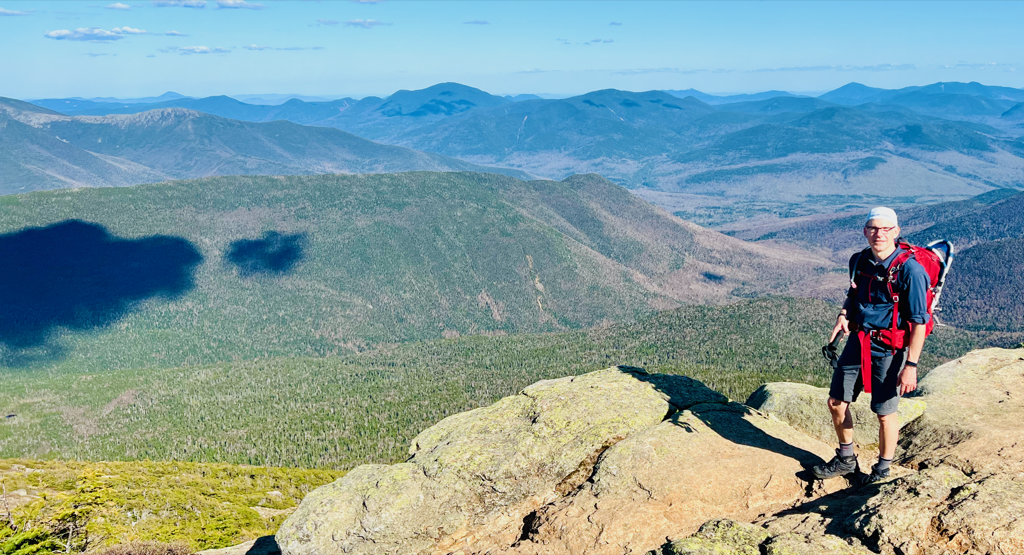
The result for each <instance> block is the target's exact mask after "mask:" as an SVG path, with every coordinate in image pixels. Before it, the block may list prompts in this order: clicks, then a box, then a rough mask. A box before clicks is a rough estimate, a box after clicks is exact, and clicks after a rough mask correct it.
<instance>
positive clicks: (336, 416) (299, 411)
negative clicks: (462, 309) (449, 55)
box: [0, 298, 983, 468]
mask: <svg viewBox="0 0 1024 555" xmlns="http://www.w3.org/2000/svg"><path fill="white" fill-rule="evenodd" d="M836 312H837V309H836V308H835V306H834V305H830V304H827V303H824V302H822V301H813V300H797V299H782V298H774V299H764V300H755V301H747V302H743V303H739V304H735V305H728V306H725V307H708V306H688V307H683V308H679V309H675V310H671V311H664V312H660V313H658V314H656V315H653V316H650V317H645V318H642V319H640V320H638V321H637V322H635V323H631V324H616V325H611V326H609V327H602V328H595V329H591V330H583V331H572V332H561V333H553V334H552V333H549V334H520V335H510V336H500V337H488V336H479V335H478V336H473V337H460V338H456V339H448V340H440V341H432V342H425V343H413V344H405V345H397V346H393V347H388V348H384V349H381V350H379V351H374V352H367V353H363V354H356V355H349V356H345V357H328V358H294V357H280V358H270V359H267V358H261V359H256V360H249V361H237V362H225V363H219V364H214V365H205V366H193V367H187V368H172V369H153V368H149V369H145V368H140V369H125V370H106V369H96V370H93V371H91V372H89V373H85V374H83V373H80V372H79V373H71V374H65V375H59V374H53V373H19V372H14V373H12V372H10V371H8V372H6V373H5V374H3V379H4V383H5V387H4V389H3V391H0V409H2V410H5V411H7V412H6V413H7V414H17V417H15V418H13V419H8V420H7V421H6V422H5V423H0V457H15V456H17V457H54V456H56V457H60V458H72V459H86V460H111V459H114V460H117V459H142V458H147V459H151V460H168V459H172V460H192V461H223V462H233V463H245V464H257V465H276V466H302V467H307V468H309V467H316V468H349V467H350V466H352V465H354V464H360V463H364V462H383V463H390V462H395V461H398V460H401V459H402V458H403V456H404V449H405V446H406V445H407V444H408V441H409V440H410V439H411V438H412V436H413V435H415V433H416V431H417V430H420V429H422V428H424V427H425V426H428V425H430V424H432V423H434V422H436V421H438V420H440V419H442V418H444V417H446V416H448V415H450V414H454V413H457V412H460V411H464V410H468V409H471V408H474V407H478V406H485V405H488V404H490V403H492V402H494V401H495V400H497V399H499V398H501V397H503V396H506V395H511V394H512V393H514V392H516V391H518V390H519V389H520V388H522V387H525V386H526V385H528V384H530V383H532V382H534V381H537V380H541V379H548V378H555V377H560V376H565V375H574V374H579V373H584V372H589V371H592V370H596V369H599V368H603V367H605V366H608V365H609V364H629V365H638V366H644V367H646V368H649V369H652V371H653V370H657V371H658V372H665V373H670V374H681V375H686V376H691V377H694V378H697V379H700V380H702V381H704V382H705V383H707V384H708V386H709V387H712V388H714V389H716V390H718V391H720V392H722V393H725V394H727V395H728V396H729V397H732V398H734V399H744V398H746V397H747V396H748V395H749V394H750V393H751V392H753V391H754V390H755V389H756V388H757V387H758V386H760V385H761V384H762V383H764V382H766V381H774V380H780V381H795V382H801V383H810V384H813V385H817V386H823V385H827V380H828V376H829V375H830V374H829V370H828V367H827V365H826V363H825V361H824V360H823V359H822V358H821V345H822V341H823V338H824V337H825V334H826V333H827V331H828V330H829V329H830V327H831V325H832V322H833V319H834V318H835V313H836ZM978 344H983V343H982V339H980V338H978V337H974V336H971V335H969V334H965V333H963V332H959V331H957V330H954V329H950V328H940V329H939V330H938V331H937V332H936V334H935V335H934V336H933V337H932V338H931V339H929V343H928V348H927V350H926V355H925V358H924V359H922V360H923V363H922V366H923V369H924V370H925V371H926V370H927V369H928V368H930V367H933V366H935V365H936V364H938V363H940V362H942V361H944V360H948V359H950V358H953V357H956V356H959V355H961V354H963V353H964V352H966V351H967V350H969V349H970V348H972V347H973V346H975V345H978Z"/></svg>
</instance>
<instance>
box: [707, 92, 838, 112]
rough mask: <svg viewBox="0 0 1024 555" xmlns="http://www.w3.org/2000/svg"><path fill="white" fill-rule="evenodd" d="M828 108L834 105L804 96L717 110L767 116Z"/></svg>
mask: <svg viewBox="0 0 1024 555" xmlns="http://www.w3.org/2000/svg"><path fill="white" fill-rule="evenodd" d="M828 106H834V104H832V103H831V102H826V101H824V100H820V99H817V98H808V97H806V96H777V97H774V98H769V99H767V100H755V101H750V102H731V103H729V104H719V105H718V109H719V110H722V111H729V112H742V113H746V114H761V115H769V114H784V113H787V112H813V111H815V110H820V109H821V108H825V107H828Z"/></svg>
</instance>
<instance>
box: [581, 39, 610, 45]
mask: <svg viewBox="0 0 1024 555" xmlns="http://www.w3.org/2000/svg"><path fill="white" fill-rule="evenodd" d="M587 42H588V43H589V44H601V43H609V42H615V40H614V39H594V40H591V41H587Z"/></svg>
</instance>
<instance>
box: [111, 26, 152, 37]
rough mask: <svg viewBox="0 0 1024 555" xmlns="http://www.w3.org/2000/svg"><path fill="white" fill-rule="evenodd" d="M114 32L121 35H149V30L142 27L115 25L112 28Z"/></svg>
mask: <svg viewBox="0 0 1024 555" xmlns="http://www.w3.org/2000/svg"><path fill="white" fill-rule="evenodd" d="M110 31H111V32H112V33H117V34H119V35H148V34H149V31H143V30H142V29H132V28H131V27H114V28H113V29H111V30H110Z"/></svg>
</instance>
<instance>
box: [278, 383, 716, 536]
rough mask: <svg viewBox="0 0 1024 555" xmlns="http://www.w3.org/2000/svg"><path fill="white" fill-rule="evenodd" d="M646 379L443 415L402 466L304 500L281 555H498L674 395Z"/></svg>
mask: <svg viewBox="0 0 1024 555" xmlns="http://www.w3.org/2000/svg"><path fill="white" fill-rule="evenodd" d="M649 379H650V376H649V375H648V374H646V372H644V371H643V370H640V369H636V368H618V367H615V368H609V369H606V370H601V371H598V372H592V373H590V374H585V375H581V376H575V377H569V378H562V379H558V380H547V381H542V382H538V383H536V384H533V385H531V386H529V387H527V388H525V389H524V390H523V391H522V392H520V394H518V395H514V396H511V397H506V398H504V399H502V400H500V401H498V402H496V403H494V404H493V405H490V406H488V407H483V408H480V409H476V410H472V411H469V412H465V413H461V414H456V415H454V416H451V417H448V418H446V419H444V420H442V421H441V422H438V423H437V424H436V425H434V426H432V427H430V428H428V429H427V430H424V431H423V432H422V433H421V434H420V435H419V436H417V437H416V439H415V440H414V441H413V443H412V447H411V448H410V455H411V457H410V459H409V460H408V461H407V462H405V463H401V464H395V465H390V466H384V465H364V466H360V467H358V468H356V469H354V470H353V471H351V472H349V473H348V474H346V475H345V476H344V477H342V478H341V479H339V480H338V481H336V482H334V483H332V484H328V485H326V486H323V487H321V488H318V489H316V490H314V491H313V492H311V493H310V494H309V495H308V496H307V497H306V498H305V499H304V500H303V502H302V504H301V505H300V506H299V508H298V509H297V510H296V512H295V513H294V514H293V515H292V516H291V517H289V518H288V520H286V521H285V523H284V524H283V525H282V527H281V529H280V531H279V532H278V533H277V541H278V543H279V545H280V546H281V549H282V552H283V553H284V554H285V555H334V554H341V553H345V554H367V555H369V554H373V555H385V554H403V555H404V554H410V553H474V552H485V551H488V550H491V549H496V548H500V547H507V546H509V545H511V544H513V543H515V542H516V541H517V540H518V539H519V536H520V535H521V533H522V529H523V527H524V518H526V517H527V515H529V514H530V513H531V512H532V511H535V510H536V509H538V508H539V507H542V506H544V505H546V504H549V503H552V502H554V501H555V500H557V499H558V498H560V497H561V496H562V495H563V493H564V492H565V491H566V489H567V486H566V482H567V481H568V483H569V484H570V486H571V487H569V488H568V489H573V488H575V485H574V484H579V483H582V482H583V481H584V480H585V479H586V478H587V477H588V476H589V473H590V469H589V468H587V461H590V465H592V464H593V461H594V460H596V458H597V456H596V454H599V453H600V452H602V451H603V450H604V449H607V448H608V446H609V445H612V444H614V443H615V442H617V441H619V440H621V439H623V438H627V437H629V436H630V435H632V434H634V433H636V432H638V431H641V430H645V429H647V428H650V427H652V426H655V425H657V424H658V423H660V422H661V421H662V420H664V419H665V417H666V415H668V414H669V413H670V412H671V411H673V410H674V408H673V405H672V404H670V402H669V399H671V398H672V397H673V396H674V395H676V396H678V395H679V394H678V393H673V392H672V391H669V390H667V388H665V387H663V386H659V385H657V384H655V383H651V382H649V381H646V380H649ZM691 381H692V380H691ZM696 383H699V382H696ZM701 387H702V388H703V389H705V390H706V389H707V388H706V387H703V386H701ZM663 390H665V391H663Z"/></svg>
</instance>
